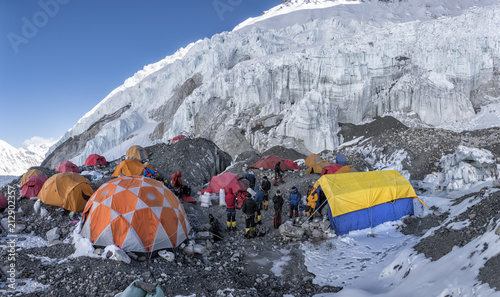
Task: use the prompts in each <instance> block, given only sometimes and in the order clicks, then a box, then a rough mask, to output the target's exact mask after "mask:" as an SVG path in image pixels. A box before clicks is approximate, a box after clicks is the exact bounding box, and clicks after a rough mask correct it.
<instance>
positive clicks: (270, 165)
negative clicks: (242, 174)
mask: <svg viewBox="0 0 500 297" xmlns="http://www.w3.org/2000/svg"><path fill="white" fill-rule="evenodd" d="M278 162H281V164H280V168H281V170H295V169H294V168H293V167H292V166H290V165H289V164H288V163H287V162H286V161H285V160H283V159H281V158H280V157H278V156H275V155H271V156H264V157H262V158H260V160H259V161H257V162H255V164H253V165H252V166H250V168H263V169H272V170H274V165H276V163H278Z"/></svg>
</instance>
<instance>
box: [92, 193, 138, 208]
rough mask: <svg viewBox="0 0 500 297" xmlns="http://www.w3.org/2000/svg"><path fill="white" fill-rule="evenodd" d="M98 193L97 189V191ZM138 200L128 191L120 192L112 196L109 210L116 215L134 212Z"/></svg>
mask: <svg viewBox="0 0 500 297" xmlns="http://www.w3.org/2000/svg"><path fill="white" fill-rule="evenodd" d="M97 191H99V189H98V190H97ZM138 199H139V198H138V197H137V196H136V195H134V194H133V193H132V192H130V191H127V190H125V191H121V192H119V193H118V194H114V195H113V199H112V200H111V208H112V209H114V210H115V211H117V212H118V213H121V214H124V213H127V212H131V211H134V210H135V207H136V204H137V200H138Z"/></svg>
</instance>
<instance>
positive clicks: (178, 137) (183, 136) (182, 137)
mask: <svg viewBox="0 0 500 297" xmlns="http://www.w3.org/2000/svg"><path fill="white" fill-rule="evenodd" d="M184 138H187V136H186V135H182V134H181V135H177V136H175V137H174V138H172V142H171V143H174V142H176V141H177V140H181V139H184Z"/></svg>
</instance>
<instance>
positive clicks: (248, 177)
mask: <svg viewBox="0 0 500 297" xmlns="http://www.w3.org/2000/svg"><path fill="white" fill-rule="evenodd" d="M242 179H246V180H248V185H249V188H250V189H253V188H255V182H256V181H257V178H256V177H255V175H253V174H252V173H247V174H245V175H244V176H243V177H240V178H238V180H242Z"/></svg>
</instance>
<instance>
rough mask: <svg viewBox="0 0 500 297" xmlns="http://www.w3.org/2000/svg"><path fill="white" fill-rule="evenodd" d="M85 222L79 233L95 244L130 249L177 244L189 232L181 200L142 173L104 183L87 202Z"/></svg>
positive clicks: (149, 250)
mask: <svg viewBox="0 0 500 297" xmlns="http://www.w3.org/2000/svg"><path fill="white" fill-rule="evenodd" d="M98 200H99V201H101V202H100V203H99V202H98ZM82 222H83V224H82V230H81V231H80V233H81V234H82V235H83V236H84V237H86V238H89V239H90V240H91V241H92V243H93V244H94V245H96V246H107V245H110V244H115V245H117V246H119V247H120V248H122V249H123V250H125V251H131V252H153V251H155V250H160V249H165V248H174V247H177V246H178V245H180V244H181V243H182V242H183V241H185V240H186V239H187V238H188V234H189V231H190V225H189V222H188V220H187V216H186V213H185V211H184V207H183V206H182V203H181V202H180V201H179V199H178V198H177V197H176V196H175V195H174V194H173V193H172V192H171V191H170V190H169V189H168V188H167V187H165V185H163V183H161V182H158V181H155V180H152V179H150V178H147V177H143V176H122V177H119V178H116V179H114V180H111V181H109V182H107V183H105V184H103V185H102V186H101V187H100V188H99V189H98V190H97V191H96V192H95V193H94V195H92V197H91V198H90V199H89V201H88V202H87V205H86V206H85V210H84V212H83V218H82Z"/></svg>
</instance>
